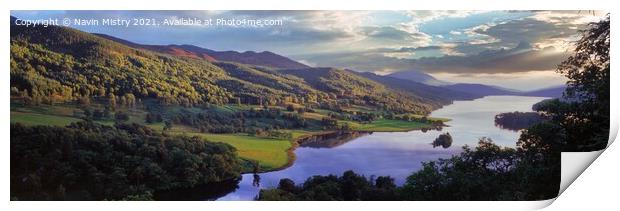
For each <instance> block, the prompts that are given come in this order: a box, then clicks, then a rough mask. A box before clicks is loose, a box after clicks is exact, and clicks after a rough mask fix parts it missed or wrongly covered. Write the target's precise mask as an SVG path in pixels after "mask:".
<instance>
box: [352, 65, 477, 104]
mask: <svg viewBox="0 0 620 211" xmlns="http://www.w3.org/2000/svg"><path fill="white" fill-rule="evenodd" d="M358 74H359V75H361V76H364V77H366V78H368V79H371V80H374V81H376V82H379V83H381V84H384V85H385V86H388V87H390V88H393V89H397V90H403V91H406V92H411V93H414V94H416V95H418V96H421V97H425V98H428V99H433V100H436V101H440V102H442V103H451V102H452V101H454V100H472V99H475V98H479V97H482V96H479V95H474V94H471V93H466V92H461V91H456V90H451V89H447V88H444V87H440V86H431V85H427V84H424V83H421V82H415V81H411V80H406V79H400V78H394V77H390V76H381V75H377V74H374V73H370V72H360V73H358Z"/></svg>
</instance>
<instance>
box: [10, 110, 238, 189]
mask: <svg viewBox="0 0 620 211" xmlns="http://www.w3.org/2000/svg"><path fill="white" fill-rule="evenodd" d="M240 172H241V161H240V160H239V158H238V157H237V154H236V151H235V149H234V148H232V147H231V146H229V145H226V144H221V143H212V142H206V141H204V140H203V139H201V138H198V137H187V136H167V135H162V134H160V133H157V132H155V131H153V130H152V129H149V128H147V127H144V126H140V125H137V124H117V125H115V126H113V127H111V126H104V125H100V124H96V123H93V122H92V121H83V122H77V123H73V124H71V125H69V126H67V127H57V126H56V127H55V126H24V125H21V124H12V125H11V199H12V200H104V199H105V200H152V199H153V194H154V193H155V192H157V191H165V190H173V189H177V188H190V187H194V186H197V185H204V184H209V183H213V182H222V181H227V180H234V179H236V178H238V177H240Z"/></svg>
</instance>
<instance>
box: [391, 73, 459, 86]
mask: <svg viewBox="0 0 620 211" xmlns="http://www.w3.org/2000/svg"><path fill="white" fill-rule="evenodd" d="M387 76H388V77H392V78H398V79H404V80H409V81H414V82H418V83H423V84H426V85H432V86H441V85H449V84H450V83H449V82H445V81H441V80H438V79H436V78H435V77H433V76H431V75H429V74H426V73H424V72H421V71H417V70H409V71H399V72H395V73H392V74H389V75H387Z"/></svg>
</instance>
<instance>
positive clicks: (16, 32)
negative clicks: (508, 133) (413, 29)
mask: <svg viewBox="0 0 620 211" xmlns="http://www.w3.org/2000/svg"><path fill="white" fill-rule="evenodd" d="M11 91H12V95H13V96H20V97H23V98H24V100H25V101H27V102H29V103H31V104H38V103H47V104H54V103H58V102H69V101H77V100H80V99H85V98H88V99H110V98H123V99H124V100H126V101H131V102H139V101H142V100H145V99H156V100H157V101H158V102H160V103H161V104H163V105H183V106H201V105H211V104H216V105H222V104H228V103H235V104H252V105H278V104H283V103H288V102H291V103H299V104H308V105H313V106H317V107H328V108H335V107H339V106H349V105H362V106H369V107H373V108H375V110H384V111H391V112H395V113H416V114H427V113H429V112H430V111H431V110H433V109H434V108H437V107H439V106H441V105H443V104H446V103H449V101H450V100H451V99H436V98H433V97H428V95H425V96H424V97H422V96H421V95H420V93H419V92H418V93H415V92H411V91H407V90H396V89H392V88H390V87H386V86H385V85H382V84H380V83H378V82H376V81H373V80H369V79H367V78H364V77H362V76H359V75H357V74H354V73H352V72H350V71H346V70H340V69H333V68H304V69H285V70H277V69H275V70H272V69H269V68H267V67H256V66H251V65H245V64H239V63H230V62H209V61H208V60H205V59H199V58H191V57H185V56H174V55H169V54H162V53H159V52H154V51H148V50H143V49H136V48H132V47H129V46H127V45H124V44H122V43H118V42H115V41H112V40H109V39H104V38H102V37H99V36H95V35H92V34H89V33H85V32H82V31H79V30H75V29H71V28H66V27H57V26H50V27H46V28H43V27H30V28H26V27H20V26H16V25H11Z"/></svg>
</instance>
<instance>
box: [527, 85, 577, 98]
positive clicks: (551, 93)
mask: <svg viewBox="0 0 620 211" xmlns="http://www.w3.org/2000/svg"><path fill="white" fill-rule="evenodd" d="M564 90H566V85H560V86H554V87H549V88H544V89H538V90H534V91H529V92H524V93H523V95H527V96H537V97H552V98H559V97H562V94H563V93H564Z"/></svg>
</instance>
